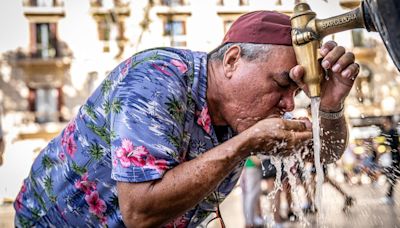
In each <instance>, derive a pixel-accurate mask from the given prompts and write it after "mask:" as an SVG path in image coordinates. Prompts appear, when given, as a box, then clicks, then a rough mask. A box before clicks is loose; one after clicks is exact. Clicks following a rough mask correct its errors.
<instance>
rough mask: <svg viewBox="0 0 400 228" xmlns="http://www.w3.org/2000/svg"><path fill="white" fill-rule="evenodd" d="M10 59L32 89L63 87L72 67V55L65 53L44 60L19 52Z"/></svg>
mask: <svg viewBox="0 0 400 228" xmlns="http://www.w3.org/2000/svg"><path fill="white" fill-rule="evenodd" d="M9 59H10V63H12V64H13V65H14V66H15V67H16V68H17V69H19V70H20V72H21V73H22V74H23V78H24V81H25V83H26V85H27V86H28V87H30V88H41V87H60V86H62V85H63V84H64V80H65V78H66V74H67V72H68V71H69V68H70V65H71V55H70V54H68V55H67V54H65V53H64V54H63V55H56V56H54V57H47V58H43V57H40V56H38V55H35V54H32V53H24V52H22V51H17V52H16V53H14V54H13V55H12V56H9Z"/></svg>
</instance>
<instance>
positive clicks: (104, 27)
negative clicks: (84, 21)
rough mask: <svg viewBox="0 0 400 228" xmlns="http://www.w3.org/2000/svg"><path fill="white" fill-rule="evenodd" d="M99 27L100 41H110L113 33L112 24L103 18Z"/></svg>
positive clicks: (99, 22)
mask: <svg viewBox="0 0 400 228" xmlns="http://www.w3.org/2000/svg"><path fill="white" fill-rule="evenodd" d="M97 26H98V32H99V40H102V41H109V40H110V33H111V23H110V22H109V21H108V20H107V19H106V18H102V19H101V20H99V21H98V22H97Z"/></svg>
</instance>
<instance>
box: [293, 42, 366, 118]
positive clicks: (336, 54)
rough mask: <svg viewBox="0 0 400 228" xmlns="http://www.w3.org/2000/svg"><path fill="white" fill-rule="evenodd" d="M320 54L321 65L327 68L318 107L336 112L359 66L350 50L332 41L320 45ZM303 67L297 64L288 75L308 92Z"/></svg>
mask: <svg viewBox="0 0 400 228" xmlns="http://www.w3.org/2000/svg"><path fill="white" fill-rule="evenodd" d="M320 54H321V56H322V57H323V59H322V61H321V65H322V67H323V68H324V69H325V70H327V74H328V75H327V77H323V78H322V81H321V105H320V109H321V110H323V111H327V112H336V111H339V110H340V109H341V108H342V105H343V102H344V99H345V98H346V97H347V95H348V94H349V92H350V90H351V88H352V86H353V84H354V80H355V78H356V77H357V75H358V73H359V70H360V66H359V65H358V64H357V63H355V62H354V60H355V57H354V54H353V53H352V52H346V50H345V49H344V47H342V46H337V44H336V43H335V42H334V41H328V42H326V43H325V44H323V45H322V47H321V49H320ZM303 75H304V69H303V68H302V67H301V66H299V65H297V66H295V67H293V68H292V69H291V71H290V77H291V78H292V80H293V81H295V82H296V83H297V85H298V86H299V87H300V88H301V89H303V90H304V91H305V92H306V93H307V94H308V89H307V85H306V84H305V83H304V82H303Z"/></svg>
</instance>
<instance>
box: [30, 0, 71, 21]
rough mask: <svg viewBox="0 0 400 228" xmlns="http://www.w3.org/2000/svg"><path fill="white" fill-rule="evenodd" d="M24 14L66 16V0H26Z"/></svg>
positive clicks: (31, 15)
mask: <svg viewBox="0 0 400 228" xmlns="http://www.w3.org/2000/svg"><path fill="white" fill-rule="evenodd" d="M23 6H24V9H23V10H24V15H25V16H26V17H28V18H31V17H38V16H51V17H56V18H60V17H64V16H65V9H64V1H61V0H51V1H48V0H42V1H39V0H24V1H23Z"/></svg>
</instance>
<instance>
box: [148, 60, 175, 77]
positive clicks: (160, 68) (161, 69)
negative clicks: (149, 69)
mask: <svg viewBox="0 0 400 228" xmlns="http://www.w3.org/2000/svg"><path fill="white" fill-rule="evenodd" d="M151 65H152V66H153V67H154V68H155V69H156V70H158V71H160V72H161V73H163V74H165V75H168V76H172V74H171V72H169V71H168V70H166V66H165V65H163V66H161V67H160V66H158V65H157V64H155V63H152V64H151Z"/></svg>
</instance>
